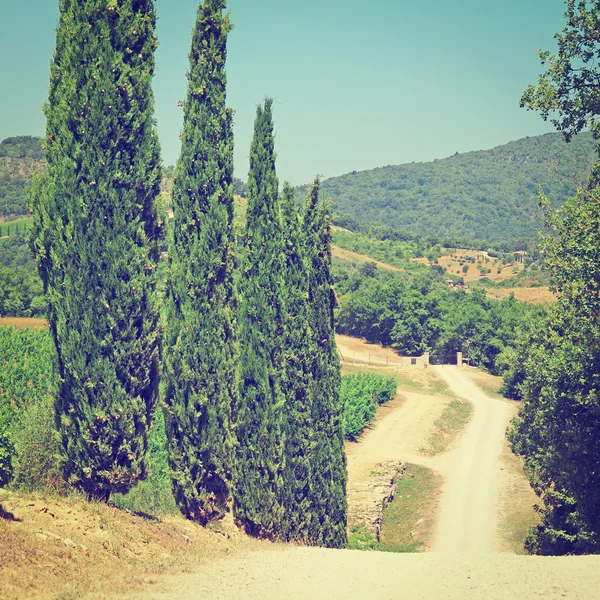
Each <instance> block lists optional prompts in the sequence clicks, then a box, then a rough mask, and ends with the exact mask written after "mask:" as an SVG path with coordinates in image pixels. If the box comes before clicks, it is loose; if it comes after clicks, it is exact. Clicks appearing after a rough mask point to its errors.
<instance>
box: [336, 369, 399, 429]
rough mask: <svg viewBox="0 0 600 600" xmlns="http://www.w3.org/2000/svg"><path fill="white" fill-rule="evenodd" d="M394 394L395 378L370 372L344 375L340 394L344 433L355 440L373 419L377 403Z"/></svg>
mask: <svg viewBox="0 0 600 600" xmlns="http://www.w3.org/2000/svg"><path fill="white" fill-rule="evenodd" d="M395 394H396V380H395V379H394V378H393V377H383V376H381V375H374V374H372V373H357V374H355V375H344V376H343V377H342V384H341V388H340V396H341V398H342V402H343V403H344V435H345V437H346V439H348V440H356V439H357V438H358V436H359V435H360V434H361V433H362V432H363V430H364V428H365V427H366V426H367V425H368V424H369V423H370V422H371V421H372V420H373V417H374V416H375V413H376V411H377V405H378V404H383V403H384V402H387V401H388V400H391V399H392V398H393V397H394V395H395Z"/></svg>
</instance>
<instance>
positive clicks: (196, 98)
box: [164, 0, 235, 525]
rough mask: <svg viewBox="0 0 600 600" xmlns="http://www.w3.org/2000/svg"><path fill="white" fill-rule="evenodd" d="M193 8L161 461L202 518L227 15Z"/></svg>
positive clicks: (218, 476) (228, 238) (219, 476)
mask: <svg viewBox="0 0 600 600" xmlns="http://www.w3.org/2000/svg"><path fill="white" fill-rule="evenodd" d="M224 7H225V2H224V1H223V0H206V1H204V2H202V3H201V4H200V5H199V7H198V15H197V22H196V27H195V28H194V32H193V38H192V49H191V52H190V71H189V74H188V96H187V100H186V102H185V104H184V127H183V133H182V136H181V139H182V150H181V156H180V158H179V161H178V163H177V168H176V170H175V174H176V175H175V182H174V186H173V211H174V226H173V233H172V236H171V239H170V243H169V269H168V274H167V276H168V281H167V302H168V308H167V321H168V328H167V334H166V339H165V341H166V343H165V361H164V364H165V369H164V380H165V383H166V385H165V403H166V407H167V408H166V413H165V414H166V416H167V433H168V437H169V447H170V452H169V456H170V460H169V462H170V467H171V472H172V475H173V487H174V491H175V497H176V499H177V503H178V505H179V507H180V509H181V512H182V513H183V514H184V515H185V516H186V517H188V518H190V519H195V520H197V521H198V522H200V523H201V524H203V525H206V523H208V522H209V521H211V520H214V519H219V518H222V517H223V516H224V514H225V512H226V511H227V510H228V507H227V500H228V498H229V496H230V491H229V488H230V480H231V468H232V466H231V460H232V451H233V440H232V433H231V427H230V420H231V414H230V411H231V405H232V403H233V396H234V394H235V386H234V385H233V382H234V375H235V362H234V335H233V323H234V298H233V267H234V262H233V230H232V227H233V183H232V177H233V134H232V129H231V127H232V111H231V109H229V108H227V106H226V104H225V86H226V75H225V58H226V44H227V34H228V33H229V30H230V28H231V25H230V23H229V17H228V16H227V15H225V16H224V15H223V9H224Z"/></svg>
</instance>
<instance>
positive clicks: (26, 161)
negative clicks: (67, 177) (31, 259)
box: [0, 136, 45, 236]
mask: <svg viewBox="0 0 600 600" xmlns="http://www.w3.org/2000/svg"><path fill="white" fill-rule="evenodd" d="M44 162H45V161H44V153H43V151H42V148H41V146H40V140H39V138H34V137H30V136H20V137H12V138H7V139H5V140H4V141H2V142H1V143H0V220H3V219H14V218H20V217H22V216H23V215H26V214H27V187H28V186H29V185H30V184H31V181H32V179H33V177H34V176H35V175H36V174H38V173H41V172H42V171H43V170H44ZM0 227H1V224H0ZM2 235H6V234H5V233H2V230H1V229H0V236H2Z"/></svg>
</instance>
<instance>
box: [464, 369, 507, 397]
mask: <svg viewBox="0 0 600 600" xmlns="http://www.w3.org/2000/svg"><path fill="white" fill-rule="evenodd" d="M464 373H465V374H466V375H468V377H469V379H471V381H472V382H473V383H474V384H475V385H476V386H477V387H480V388H481V389H482V390H483V391H484V392H485V393H486V394H487V395H488V396H490V397H492V398H504V396H502V394H501V393H500V388H501V387H502V382H503V379H502V377H498V376H497V375H490V374H489V373H485V372H484V371H480V370H479V369H477V368H475V367H464Z"/></svg>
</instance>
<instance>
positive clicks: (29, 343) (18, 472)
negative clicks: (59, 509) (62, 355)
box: [0, 327, 60, 489]
mask: <svg viewBox="0 0 600 600" xmlns="http://www.w3.org/2000/svg"><path fill="white" fill-rule="evenodd" d="M57 389H58V368H57V361H56V354H55V352H54V347H53V344H52V339H51V336H50V334H49V332H48V331H47V330H45V329H36V330H34V329H14V328H10V327H0V434H1V437H2V439H3V442H4V443H1V442H0V457H2V459H0V463H2V464H3V465H4V469H2V470H3V471H4V476H3V484H6V483H8V482H9V481H10V480H14V482H15V483H16V484H17V485H19V486H21V487H23V488H25V489H40V488H45V487H52V488H56V487H57V482H58V481H59V480H60V476H59V474H58V467H57V458H58V457H57V455H58V443H57V440H56V437H55V426H54V419H53V411H52V406H53V402H54V398H55V395H56V391H57Z"/></svg>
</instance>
